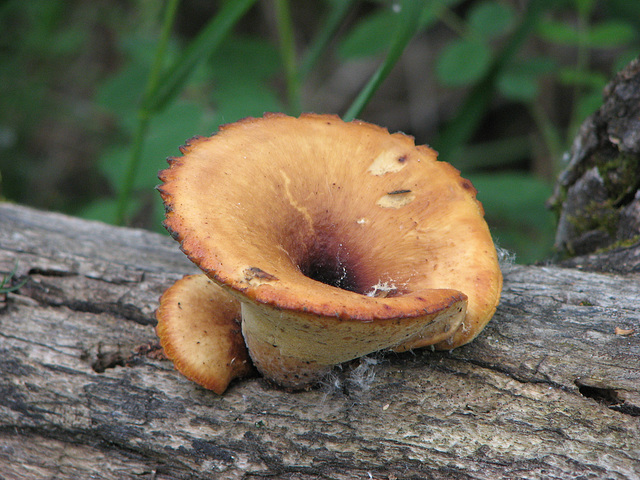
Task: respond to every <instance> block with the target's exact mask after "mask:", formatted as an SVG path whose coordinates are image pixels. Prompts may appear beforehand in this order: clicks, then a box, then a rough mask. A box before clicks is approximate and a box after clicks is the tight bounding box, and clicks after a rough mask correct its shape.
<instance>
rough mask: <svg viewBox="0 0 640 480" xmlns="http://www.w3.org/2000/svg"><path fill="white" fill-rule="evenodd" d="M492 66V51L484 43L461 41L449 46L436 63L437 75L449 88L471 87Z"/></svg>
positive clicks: (470, 40) (468, 40)
mask: <svg viewBox="0 0 640 480" xmlns="http://www.w3.org/2000/svg"><path fill="white" fill-rule="evenodd" d="M490 64H491V49H490V48H489V47H488V45H487V44H486V43H484V42H482V41H478V40H474V39H460V40H458V41H455V42H452V43H451V44H449V45H448V46H447V47H446V48H445V49H444V50H443V51H442V53H441V54H440V56H439V57H438V60H437V63H436V74H437V75H438V78H439V79H440V81H441V82H442V83H443V84H444V85H447V86H451V87H460V86H465V85H470V84H472V83H474V82H476V81H477V80H479V79H480V78H482V76H483V75H484V74H485V73H486V72H487V70H488V69H489V66H490Z"/></svg>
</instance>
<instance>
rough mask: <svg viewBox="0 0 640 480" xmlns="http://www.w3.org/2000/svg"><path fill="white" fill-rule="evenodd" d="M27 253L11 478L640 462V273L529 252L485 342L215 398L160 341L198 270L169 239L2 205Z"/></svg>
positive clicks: (7, 464)
mask: <svg viewBox="0 0 640 480" xmlns="http://www.w3.org/2000/svg"><path fill="white" fill-rule="evenodd" d="M16 261H18V271H17V277H18V279H20V278H24V276H26V275H28V276H29V281H28V283H27V284H26V285H25V286H23V287H22V288H20V290H19V291H18V292H16V293H10V294H8V295H6V298H4V296H0V302H2V303H0V372H1V378H0V478H3V479H27V478H28V479H34V478H58V479H63V478H74V479H75V478H78V479H81V478H94V477H95V478H102V479H133V478H135V479H175V478H229V479H239V478H242V479H255V478H263V477H269V478H283V479H314V478H324V479H369V478H374V479H429V478H433V479H445V478H447V479H449V478H454V479H485V478H486V479H512V478H514V479H515V478H518V479H520V478H522V479H525V478H527V479H529V478H530V479H533V478H563V479H566V478H584V479H590V478H593V479H596V478H597V479H622V478H627V479H632V478H640V310H639V308H640V276H639V275H637V274H628V275H613V274H598V273H587V272H581V271H578V270H575V269H563V268H558V267H553V266H539V267H523V266H512V267H510V268H507V269H506V272H505V287H504V293H503V298H502V302H501V304H500V307H499V308H498V312H497V314H496V317H495V319H494V320H493V321H492V322H491V324H490V325H489V327H487V329H486V330H485V331H484V332H483V333H482V335H481V336H480V337H479V338H478V339H476V341H474V342H473V343H472V344H471V345H468V346H465V347H463V348H459V349H457V350H454V351H453V352H440V353H432V352H430V351H420V352H415V353H414V354H412V353H407V354H402V355H386V356H377V357H375V362H377V363H375V364H374V361H373V360H369V361H367V362H365V363H363V364H361V365H360V366H358V364H357V363H355V364H354V365H352V366H350V367H345V368H344V369H343V370H342V371H341V372H338V373H337V374H336V376H335V378H333V379H331V381H328V383H329V384H330V385H329V386H326V387H324V388H320V389H316V390H312V391H309V392H302V393H295V394H292V393H287V392H285V391H282V390H280V389H278V388H275V387H273V386H270V385H269V384H267V383H266V382H265V381H263V380H262V379H260V378H251V379H247V380H244V381H239V382H236V383H234V384H233V385H232V387H231V388H230V390H228V392H227V393H226V394H225V395H224V396H217V395H216V394H214V393H212V392H209V391H206V390H203V389H202V388H200V387H198V386H197V385H195V384H193V383H191V382H189V381H187V380H186V379H184V378H183V377H181V375H180V374H178V373H177V372H176V371H174V370H173V368H172V365H171V363H170V362H168V361H166V360H162V359H161V358H159V356H158V355H157V353H158V351H157V350H154V348H155V342H156V339H155V335H154V330H153V324H154V319H153V312H154V309H155V308H156V305H157V299H158V297H159V295H160V294H161V292H162V291H163V290H164V289H165V288H166V287H167V286H169V285H170V284H171V283H172V282H173V281H174V280H176V279H177V278H179V277H180V276H182V275H183V274H186V273H191V272H194V271H195V268H194V267H193V266H192V265H191V264H190V263H189V262H188V261H187V260H186V259H185V258H184V256H183V255H182V254H181V253H180V252H179V250H178V247H177V244H175V242H173V241H172V240H171V239H169V238H168V237H163V236H161V235H157V234H152V233H148V232H144V231H140V230H133V229H124V228H116V227H111V226H107V225H103V224H100V223H94V222H87V221H82V220H79V219H74V218H70V217H65V216H62V215H58V214H53V213H44V212H39V211H35V210H31V209H28V208H25V207H19V206H13V205H9V204H0V272H1V273H3V274H5V273H7V272H9V271H10V270H11V269H12V268H13V267H14V264H15V262H16ZM616 327H619V328H623V329H635V334H632V335H630V336H621V335H616V333H615V328H616ZM367 365H368V367H367V368H364V367H365V366H367Z"/></svg>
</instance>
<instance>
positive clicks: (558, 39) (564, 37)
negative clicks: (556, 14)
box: [538, 19, 582, 46]
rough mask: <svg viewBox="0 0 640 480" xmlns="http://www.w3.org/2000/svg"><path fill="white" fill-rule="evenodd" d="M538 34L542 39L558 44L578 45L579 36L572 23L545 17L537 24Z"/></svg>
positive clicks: (579, 41)
mask: <svg viewBox="0 0 640 480" xmlns="http://www.w3.org/2000/svg"><path fill="white" fill-rule="evenodd" d="M538 34H539V35H540V37H542V39H544V40H546V41H548V42H552V43H556V44H559V45H572V46H575V45H580V43H581V41H582V40H581V37H580V33H579V32H578V30H576V28H575V27H574V26H573V25H569V24H566V23H563V22H560V21H557V20H551V19H547V20H544V21H541V22H540V23H539V25H538Z"/></svg>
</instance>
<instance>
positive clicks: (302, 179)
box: [159, 114, 502, 386]
mask: <svg viewBox="0 0 640 480" xmlns="http://www.w3.org/2000/svg"><path fill="white" fill-rule="evenodd" d="M181 151H182V153H183V154H184V156H183V157H180V158H173V159H170V167H169V168H168V169H166V170H164V171H162V172H161V173H160V179H161V180H162V181H163V182H164V183H163V185H161V186H160V187H159V191H160V193H161V195H162V198H163V200H164V202H165V205H166V210H167V218H166V221H165V226H166V227H167V229H168V230H169V231H170V232H171V233H172V235H173V236H174V238H176V239H177V240H178V241H180V243H181V246H182V250H183V251H184V252H185V253H186V254H187V256H188V257H189V258H190V259H191V260H192V261H193V262H194V263H195V264H196V265H198V266H199V267H200V268H201V269H202V270H203V271H204V273H205V274H206V275H207V276H208V277H210V278H211V279H213V280H214V281H215V282H217V283H218V284H220V285H222V286H224V287H225V288H226V289H227V290H228V291H229V292H230V293H232V294H233V295H234V296H236V298H238V299H239V300H240V301H241V302H242V303H243V333H244V334H245V340H246V342H247V344H248V346H249V350H250V353H251V356H252V358H253V359H254V361H256V364H257V366H258V368H259V369H260V370H262V371H263V372H266V374H267V376H270V377H271V378H275V379H276V381H278V382H280V383H284V384H290V385H293V386H295V385H296V384H295V382H297V380H292V381H291V382H289V380H288V378H289V377H288V376H286V375H285V377H286V378H284V377H282V376H281V375H279V374H270V373H269V372H268V371H267V370H268V369H269V368H271V366H270V365H271V364H272V363H274V359H273V358H272V357H270V355H271V356H273V355H275V354H277V353H280V354H281V356H282V358H283V359H284V360H282V361H281V362H280V363H284V364H287V365H288V364H289V363H291V362H293V363H296V362H298V363H300V364H304V365H308V364H314V362H318V364H319V365H320V366H327V365H332V364H335V363H339V362H342V361H346V360H348V359H350V358H356V357H358V356H361V355H364V354H366V353H370V352H372V351H375V350H377V349H380V348H395V349H397V350H406V349H410V348H418V347H422V346H425V345H431V344H438V345H437V346H438V347H439V348H446V349H449V348H453V347H456V346H458V345H462V344H464V343H466V342H468V341H470V340H471V339H473V338H474V337H475V336H476V335H477V334H478V333H479V332H480V330H481V329H482V328H483V327H484V326H485V325H486V323H487V322H488V321H489V319H490V318H491V317H492V316H493V313H494V311H495V309H496V306H497V304H498V300H499V296H500V290H501V286H502V276H501V273H500V269H499V267H498V261H497V256H496V251H495V248H494V246H493V242H492V239H491V236H490V234H489V230H488V227H487V225H486V223H485V221H484V218H483V215H484V212H483V209H482V206H481V204H480V203H479V202H478V201H477V200H476V190H475V189H474V188H473V186H472V185H471V183H470V182H469V181H468V180H465V179H463V178H461V177H460V175H459V172H458V171H457V170H456V169H454V168H453V167H452V166H451V165H449V164H447V163H443V162H438V161H437V160H436V153H435V152H434V151H433V150H431V149H430V148H428V147H425V146H415V144H414V141H413V138H412V137H409V136H406V135H403V134H389V133H388V131H387V130H385V129H383V128H380V127H377V126H374V125H371V124H368V123H364V122H359V121H354V122H348V123H346V122H343V121H342V120H340V119H339V118H338V117H336V116H332V115H313V114H308V115H303V116H301V117H300V118H293V117H288V116H285V115H279V114H270V115H266V116H265V117H264V118H258V119H253V118H251V119H245V120H242V121H240V122H237V123H234V124H230V125H225V126H223V127H221V128H220V131H219V133H218V134H216V135H214V136H213V137H210V138H203V137H196V138H193V139H191V140H190V141H189V143H188V144H187V145H186V146H185V147H183V148H182V149H181ZM465 306H466V315H465ZM256 308H257V309H258V310H256ZM245 310H246V315H245ZM265 312H266V313H265ZM263 314H265V315H266V316H265V315H263ZM274 319H275V320H274ZM298 320H300V323H296V322H298ZM296 325H297V326H296ZM392 325H393V326H394V327H392ZM336 327H337V330H335V331H334V330H332V329H334V328H336ZM363 327H365V328H363ZM394 329H395V330H394ZM285 330H286V333H282V332H284V331H285ZM367 332H378V333H367ZM394 332H395V333H394ZM378 334H379V335H382V336H388V337H389V338H390V341H388V342H386V343H385V342H382V341H381V340H380V337H377V336H376V335H378ZM253 335H260V337H259V338H258V337H256V338H248V337H249V336H253ZM354 337H355V343H354V344H353V345H350V346H346V347H341V346H339V345H338V342H342V341H343V340H347V341H353V340H354ZM288 342H289V343H290V342H293V344H295V345H297V346H294V345H289V343H288ZM314 342H315V346H314V344H313V343H314ZM252 344H253V347H252ZM267 345H271V347H269V348H271V349H272V350H274V351H273V352H270V353H268V354H265V355H266V357H265V356H263V358H257V357H260V356H261V354H260V353H257V352H258V351H261V352H264V350H265V349H266V348H267V347H266V346H267ZM349 349H351V351H352V352H353V355H351V356H349V355H346V357H348V358H345V355H344V353H345V352H344V350H349ZM254 350H255V351H254ZM301 350H302V351H301ZM333 350H335V351H339V354H336V355H335V358H334V360H336V361H333V363H331V362H329V360H331V359H330V358H329V357H332V354H331V353H327V352H331V351H333ZM305 352H306V353H307V354H308V355H306V357H305ZM310 352H311V353H310ZM319 352H320V353H322V355H320V356H321V357H322V358H320V359H316V358H312V356H313V355H316V354H318V353H319ZM290 357H291V358H290ZM291 359H294V360H292V361H291V362H290V360H291ZM305 362H306V363H305ZM275 363H278V362H275ZM274 368H276V367H274ZM318 368H320V367H318ZM287 375H288V374H287ZM311 377H313V375H310V376H309V378H311Z"/></svg>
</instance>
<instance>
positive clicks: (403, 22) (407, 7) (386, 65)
mask: <svg viewBox="0 0 640 480" xmlns="http://www.w3.org/2000/svg"><path fill="white" fill-rule="evenodd" d="M400 5H401V10H400V12H399V14H398V24H397V27H396V30H395V33H394V36H393V39H392V42H391V46H390V48H389V51H388V52H387V56H386V57H385V59H384V61H383V62H382V64H381V65H380V66H379V67H378V69H377V70H376V71H375V72H374V73H373V75H372V76H371V78H370V79H369V81H368V82H367V84H366V85H365V86H364V88H363V89H362V90H361V91H360V93H359V94H358V96H357V97H356V99H355V100H354V101H353V103H352V104H351V106H350V107H349V109H348V110H347V112H346V113H345V114H344V116H343V119H344V120H345V121H347V122H348V121H351V120H353V119H355V118H356V117H357V116H358V115H360V113H361V112H362V110H363V109H364V107H365V106H366V105H367V103H369V100H371V97H372V96H373V94H374V93H375V92H376V90H377V89H378V88H379V87H380V85H381V84H382V82H383V81H384V80H385V79H386V78H387V76H388V75H389V73H390V72H391V70H392V69H393V67H394V66H395V64H396V63H397V61H398V60H399V59H400V57H401V56H402V52H404V49H405V48H406V46H407V44H408V43H409V41H410V40H411V39H412V38H413V36H414V35H415V33H416V32H417V30H418V28H419V26H420V12H421V11H422V9H423V7H424V2H423V1H417V0H405V1H403V2H401V3H400Z"/></svg>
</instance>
